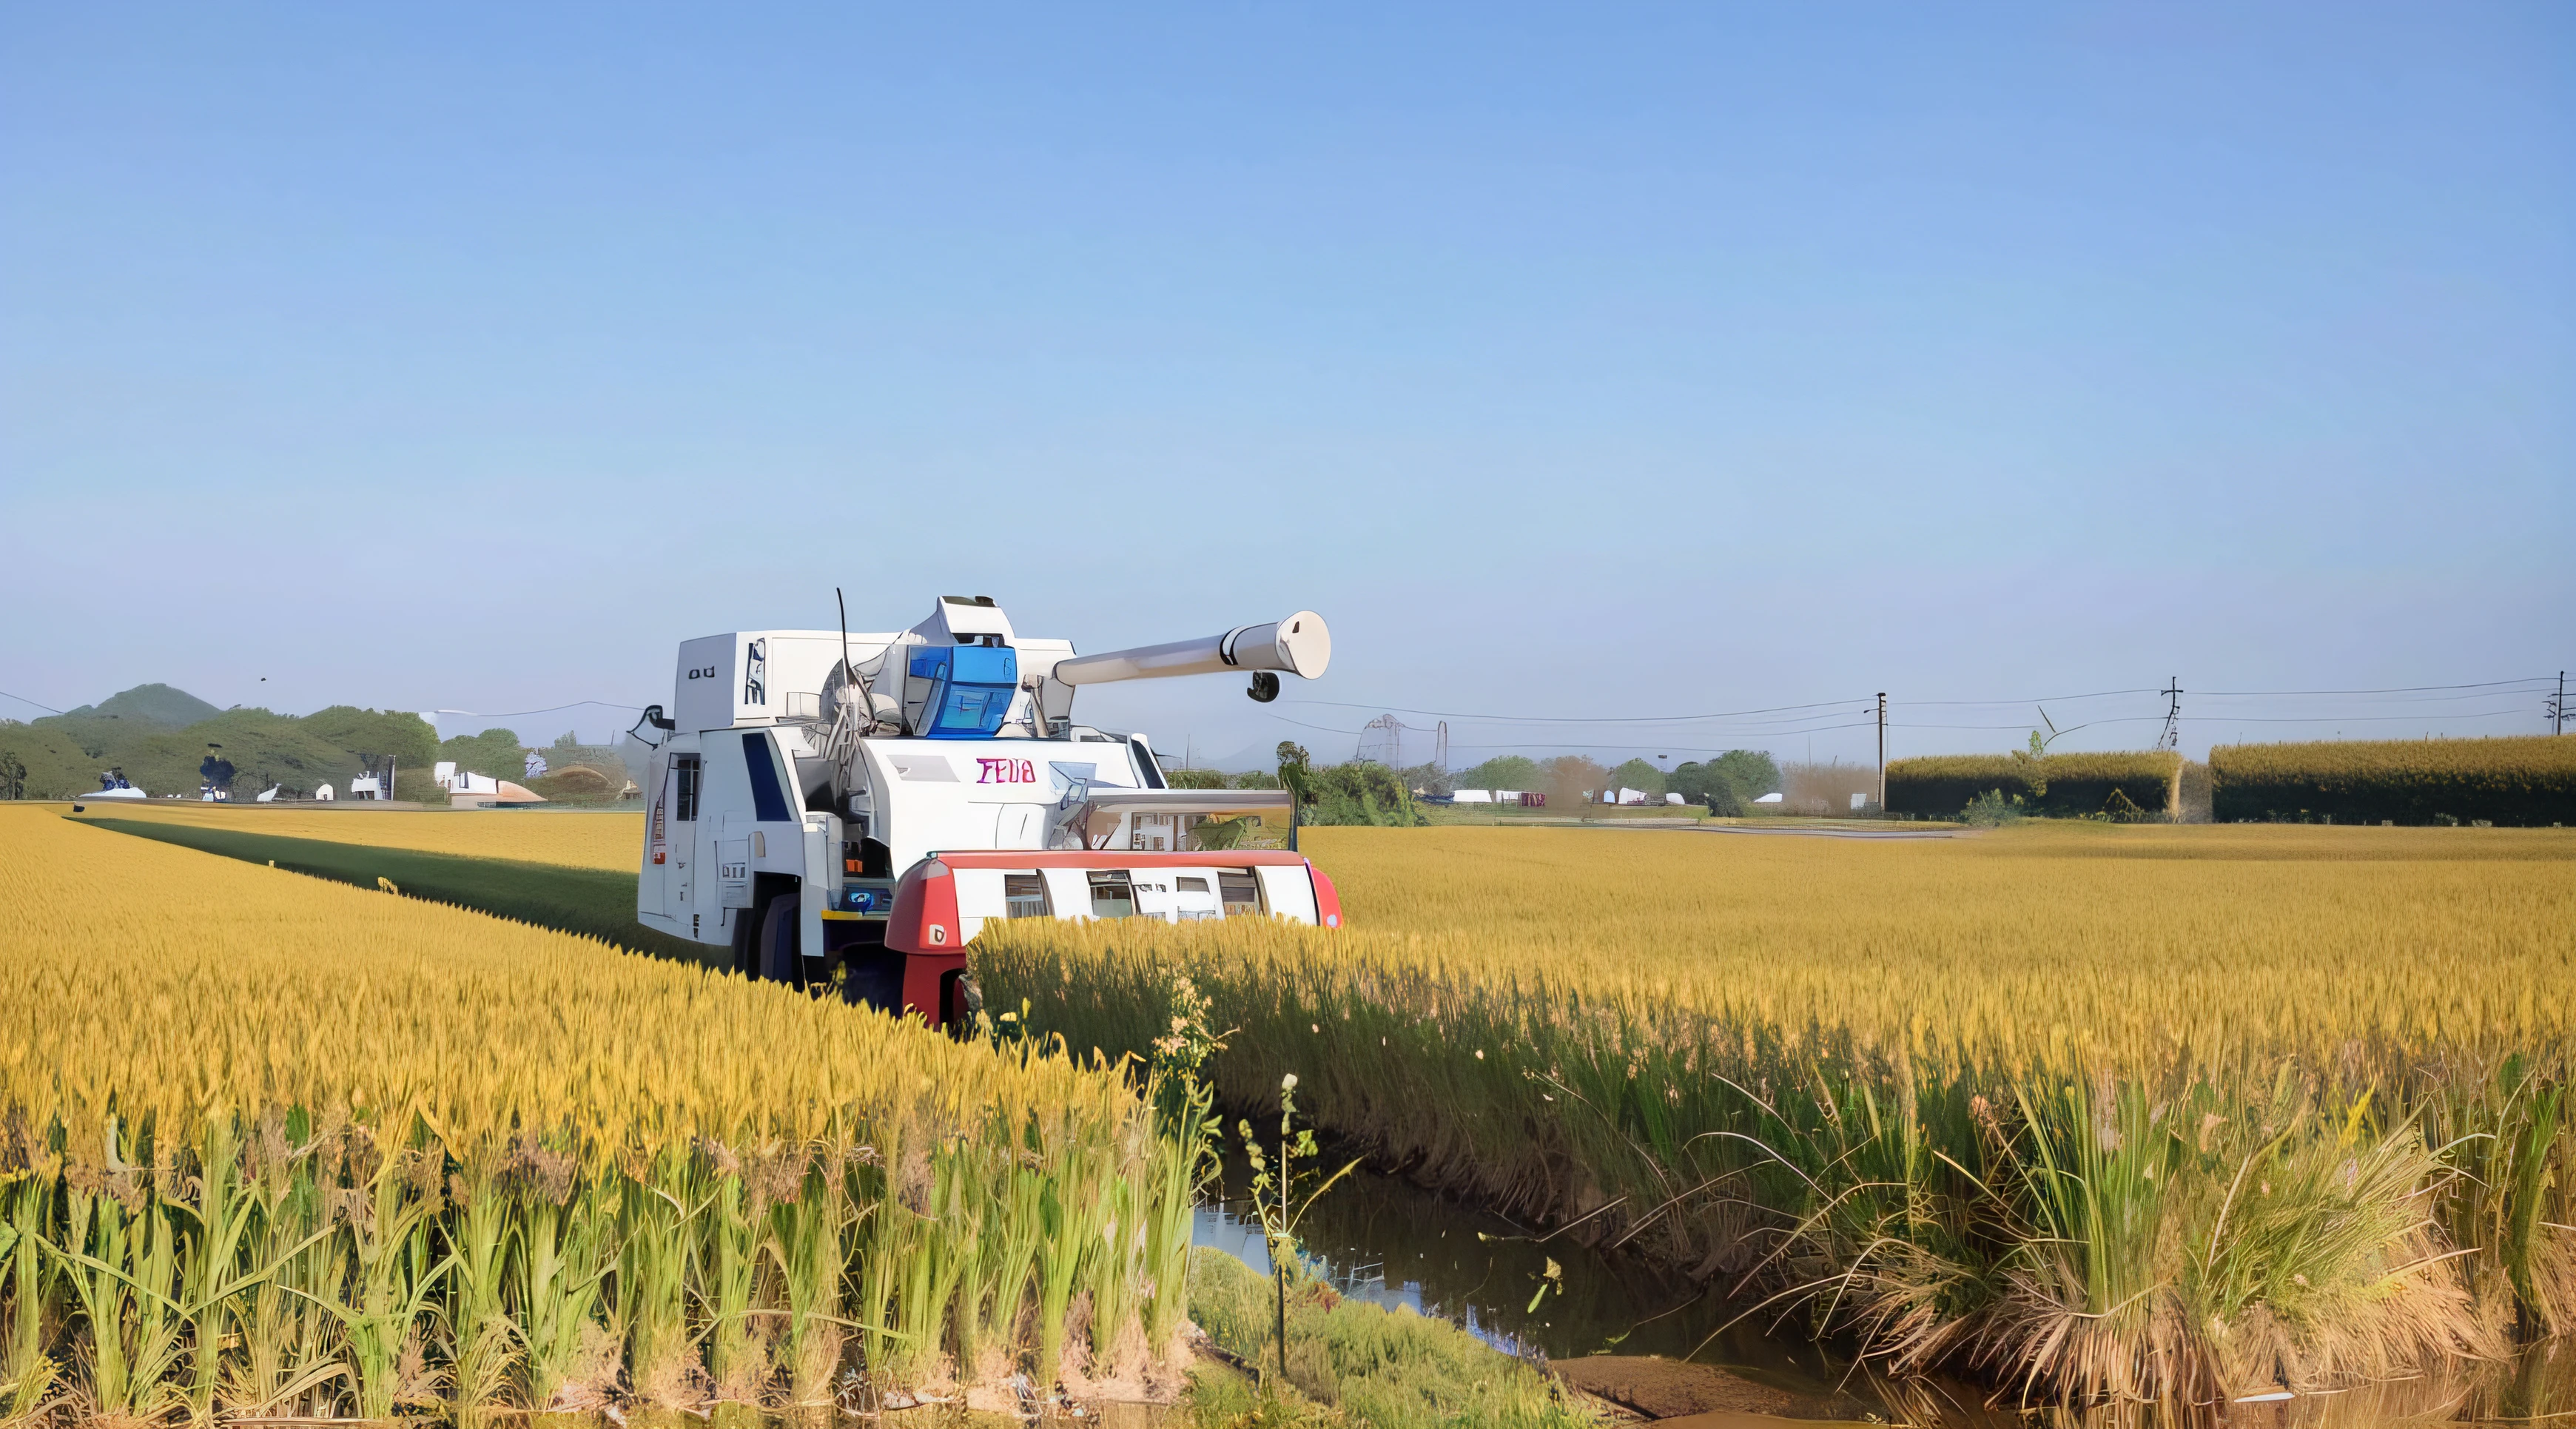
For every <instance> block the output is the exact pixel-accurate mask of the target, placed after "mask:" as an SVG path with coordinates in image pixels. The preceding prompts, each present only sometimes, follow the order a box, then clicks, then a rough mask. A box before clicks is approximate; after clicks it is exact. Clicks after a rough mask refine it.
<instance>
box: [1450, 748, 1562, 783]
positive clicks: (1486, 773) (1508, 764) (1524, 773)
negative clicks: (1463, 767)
mask: <svg viewBox="0 0 2576 1429" xmlns="http://www.w3.org/2000/svg"><path fill="white" fill-rule="evenodd" d="M1450 782H1451V783H1452V784H1453V785H1454V786H1455V787H1457V788H1460V789H1524V790H1526V789H1536V788H1538V787H1539V785H1540V784H1541V783H1542V782H1543V781H1542V780H1541V778H1540V776H1539V772H1538V761H1537V760H1535V759H1531V758H1529V757H1527V756H1526V755H1519V754H1498V755H1496V756H1494V757H1493V758H1491V759H1488V760H1486V761H1485V762H1484V763H1482V764H1479V765H1477V766H1476V767H1475V768H1473V769H1470V770H1468V771H1467V772H1466V773H1464V774H1460V775H1458V776H1456V777H1455V778H1454V779H1452V780H1451V781H1450Z"/></svg>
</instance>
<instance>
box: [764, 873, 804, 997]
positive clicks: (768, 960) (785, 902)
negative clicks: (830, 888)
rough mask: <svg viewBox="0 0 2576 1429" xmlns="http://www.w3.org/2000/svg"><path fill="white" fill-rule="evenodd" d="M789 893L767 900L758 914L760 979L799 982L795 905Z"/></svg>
mask: <svg viewBox="0 0 2576 1429" xmlns="http://www.w3.org/2000/svg"><path fill="white" fill-rule="evenodd" d="M796 905H797V898H796V895H795V894H793V893H781V894H779V895H778V896H777V897H775V898H772V899H770V900H769V906H768V907H767V908H766V909H764V910H762V912H761V915H760V980H761V981H762V982H783V983H792V984H802V982H803V981H804V971H805V969H804V967H803V966H802V964H803V961H804V960H803V959H801V958H799V957H798V956H797V955H796V941H797V939H796V911H797V908H796Z"/></svg>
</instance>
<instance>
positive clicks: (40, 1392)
mask: <svg viewBox="0 0 2576 1429" xmlns="http://www.w3.org/2000/svg"><path fill="white" fill-rule="evenodd" d="M42 1154H43V1153H42V1152H41V1150H40V1149H38V1148H33V1147H29V1146H27V1145H26V1143H25V1137H24V1130H23V1128H19V1127H0V1288H5V1290H6V1292H7V1293H6V1294H5V1295H0V1421H9V1422H15V1421H18V1420H21V1419H25V1418H28V1417H30V1416H32V1415H33V1414H34V1413H35V1412H36V1409H37V1407H38V1406H39V1405H42V1404H43V1403H45V1402H46V1394H47V1392H48V1391H49V1390H51V1389H52V1388H53V1386H54V1384H55V1381H56V1378H57V1376H58V1373H59V1367H58V1366H57V1365H56V1363H55V1361H54V1358H53V1356H52V1355H51V1354H49V1353H48V1350H49V1349H50V1345H49V1343H48V1340H47V1336H46V1333H45V1313H44V1312H45V1306H46V1305H47V1304H49V1303H51V1301H52V1299H53V1292H54V1282H55V1279H56V1277H57V1275H58V1273H59V1272H58V1271H57V1270H56V1268H55V1263H54V1258H53V1257H52V1256H50V1255H49V1254H48V1253H47V1251H48V1247H47V1246H46V1245H45V1243H44V1240H43V1234H44V1230H45V1227H46V1226H47V1225H48V1224H49V1223H50V1222H51V1220H52V1211H53V1201H54V1196H55V1177H54V1176H53V1175H52V1174H46V1173H47V1172H48V1171H50V1170H51V1168H50V1167H49V1166H47V1165H46V1164H45V1163H44V1162H43V1161H40V1160H38V1159H37V1158H38V1157H41V1156H42Z"/></svg>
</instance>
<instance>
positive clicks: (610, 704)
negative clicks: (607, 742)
mask: <svg viewBox="0 0 2576 1429" xmlns="http://www.w3.org/2000/svg"><path fill="white" fill-rule="evenodd" d="M584 705H598V706H599V707H601V708H602V709H612V710H640V709H642V708H644V707H643V706H642V705H621V704H618V703H617V702H616V701H614V700H575V701H573V702H572V703H571V704H568V705H548V706H546V707H545V708H544V709H541V710H503V711H501V712H500V713H499V714H485V713H484V712H483V711H481V710H450V709H437V710H431V711H430V713H431V714H452V715H470V716H472V717H473V718H475V719H517V718H519V717H520V716H521V715H541V714H553V713H555V712H556V711H557V710H577V709H580V708H581V707H582V706H584Z"/></svg>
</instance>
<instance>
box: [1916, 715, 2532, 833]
mask: <svg viewBox="0 0 2576 1429" xmlns="http://www.w3.org/2000/svg"><path fill="white" fill-rule="evenodd" d="M1889 768H1890V771H1891V778H1892V777H1893V770H1894V766H1893V765H1891V766H1889ZM2209 770H2210V781H2211V794H2210V803H2211V812H2212V813H2213V815H2214V816H2215V817H2216V818H2217V819H2218V820H2219V822H2221V823H2232V822H2235V821H2237V820H2241V819H2252V820H2257V821H2263V820H2290V821H2300V822H2315V821H2320V820H2329V819H2330V820H2332V821H2333V822H2335V823H2339V824H2343V823H2352V824H2376V823H2379V822H2382V821H2383V820H2386V821H2394V822H2396V823H2401V824H2433V823H2445V822H2454V821H2456V822H2461V823H2466V822H2469V821H2471V820H2479V819H2483V820H2485V821H2486V822H2488V823H2493V824H2522V825H2545V824H2564V823H2576V738H2566V737H2553V736H2550V735H2545V734H2535V735H2519V736H2512V737H2508V738H2503V739H2433V740H2415V739H2392V740H2321V741H2318V742H2316V743H2311V744H2222V745H2220V746H2219V747H2217V748H2216V749H2213V750H2211V751H2210V752H2209ZM1894 797H1895V795H1894V791H1893V790H1892V789H1891V790H1890V793H1889V798H1890V799H1891V800H1892V799H1893V798H1894Z"/></svg>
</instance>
